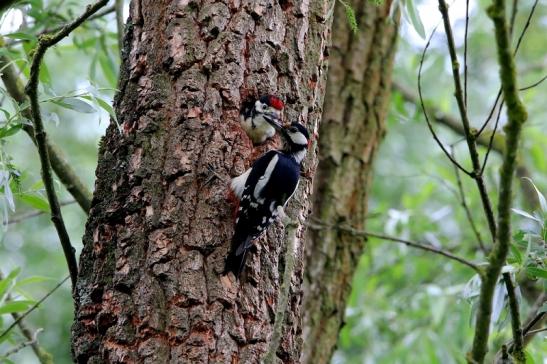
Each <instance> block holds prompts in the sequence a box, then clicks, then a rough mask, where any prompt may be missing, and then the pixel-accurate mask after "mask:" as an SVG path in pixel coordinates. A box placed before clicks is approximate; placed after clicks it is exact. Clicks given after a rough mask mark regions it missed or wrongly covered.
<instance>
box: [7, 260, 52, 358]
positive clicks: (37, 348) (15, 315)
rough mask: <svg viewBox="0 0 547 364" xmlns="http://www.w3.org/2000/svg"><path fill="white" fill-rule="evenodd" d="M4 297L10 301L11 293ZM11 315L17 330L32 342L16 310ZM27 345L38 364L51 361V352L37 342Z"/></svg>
mask: <svg viewBox="0 0 547 364" xmlns="http://www.w3.org/2000/svg"><path fill="white" fill-rule="evenodd" d="M3 278H4V276H3V274H2V272H1V271H0V280H2V279H3ZM6 299H7V300H8V301H11V300H12V297H11V294H9V293H8V294H7V295H6ZM11 317H13V319H14V320H15V321H17V326H18V327H19V330H21V333H22V334H23V336H25V338H26V339H27V341H28V342H32V338H33V334H32V331H31V330H30V329H29V328H28V327H27V325H26V324H25V322H24V321H23V320H22V319H19V317H20V315H19V314H18V313H17V312H12V313H11ZM29 345H30V347H31V348H32V351H33V352H34V354H35V355H36V358H38V361H39V362H40V364H51V363H52V359H51V354H49V353H48V352H47V351H45V350H44V349H43V348H42V347H40V345H38V342H36V341H35V342H32V343H29Z"/></svg>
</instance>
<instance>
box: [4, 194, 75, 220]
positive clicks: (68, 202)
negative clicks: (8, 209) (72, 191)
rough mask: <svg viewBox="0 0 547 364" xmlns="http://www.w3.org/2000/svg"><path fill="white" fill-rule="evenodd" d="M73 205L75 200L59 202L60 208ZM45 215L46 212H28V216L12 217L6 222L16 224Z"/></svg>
mask: <svg viewBox="0 0 547 364" xmlns="http://www.w3.org/2000/svg"><path fill="white" fill-rule="evenodd" d="M73 203H76V200H72V201H65V202H61V203H60V206H61V207H62V206H67V205H72V204H73ZM45 213H46V211H33V212H29V213H28V214H24V215H20V216H15V217H13V218H12V219H10V220H9V221H8V225H12V224H18V223H20V222H21V221H25V220H28V219H32V218H33V217H37V216H40V215H43V214H45Z"/></svg>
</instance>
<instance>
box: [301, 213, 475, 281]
mask: <svg viewBox="0 0 547 364" xmlns="http://www.w3.org/2000/svg"><path fill="white" fill-rule="evenodd" d="M306 225H307V226H308V227H309V228H310V229H312V230H324V229H334V230H339V231H344V232H346V233H349V234H351V235H354V236H362V237H371V238H377V239H381V240H387V241H393V242H396V243H401V244H405V245H407V246H410V247H413V248H416V249H420V250H425V251H428V252H431V253H435V254H438V255H442V256H444V257H446V258H448V259H452V260H455V261H457V262H459V263H461V264H463V265H466V266H468V267H469V268H471V269H473V270H474V271H475V272H476V273H478V274H479V275H482V269H481V268H480V267H479V266H478V265H476V264H475V263H473V262H470V261H469V260H467V259H465V258H462V257H459V256H457V255H454V254H452V253H450V252H447V251H445V250H442V249H439V248H437V247H434V246H432V245H428V244H420V243H417V242H414V241H410V240H406V239H400V238H396V237H393V236H388V235H383V234H378V233H372V232H368V231H363V230H358V229H355V228H353V227H350V226H343V225H329V224H325V223H322V222H318V223H307V224H306Z"/></svg>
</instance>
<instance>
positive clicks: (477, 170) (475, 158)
mask: <svg viewBox="0 0 547 364" xmlns="http://www.w3.org/2000/svg"><path fill="white" fill-rule="evenodd" d="M439 11H440V12H441V14H442V18H443V24H444V30H445V33H446V39H447V43H448V51H449V53H450V59H451V60H452V76H453V78H454V87H455V89H456V90H455V96H456V101H457V104H458V110H459V111H460V118H461V121H462V124H463V130H464V135H465V139H466V141H467V147H468V149H469V156H470V157H471V163H472V165H473V173H472V176H471V177H472V178H473V179H474V180H475V182H476V184H477V188H478V190H479V194H480V197H481V202H482V205H483V209H484V213H485V215H486V221H488V227H489V228H490V234H491V235H492V241H495V240H496V234H497V231H496V230H497V227H496V220H495V217H494V211H493V210H492V204H491V202H490V198H489V197H488V192H487V191H486V186H485V184H484V180H483V178H482V174H481V164H480V161H479V153H478V151H477V144H476V142H475V136H474V135H473V133H472V132H471V126H470V125H471V123H470V122H469V115H467V109H466V107H465V100H464V94H463V90H462V85H461V80H460V67H459V63H458V56H457V54H456V44H455V42H454V36H453V34H452V27H451V25H450V17H449V16H448V7H447V5H446V2H445V1H444V0H439Z"/></svg>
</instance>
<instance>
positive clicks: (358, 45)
mask: <svg viewBox="0 0 547 364" xmlns="http://www.w3.org/2000/svg"><path fill="white" fill-rule="evenodd" d="M348 3H349V4H350V5H351V6H352V7H353V9H355V12H356V16H357V22H358V24H359V28H360V30H359V32H358V34H352V32H351V30H350V29H349V26H348V24H347V22H343V21H335V22H334V24H333V28H332V49H331V52H330V59H329V73H328V79H327V89H326V96H325V103H324V113H323V121H322V122H321V128H320V132H319V134H320V135H321V140H320V143H319V150H320V161H319V166H318V170H317V175H316V178H315V182H314V190H315V192H314V203H313V217H314V218H315V219H317V220H320V221H322V222H325V223H328V224H338V223H342V224H348V225H351V226H354V227H356V228H358V229H360V230H361V229H364V227H365V226H364V225H365V219H366V214H367V198H368V189H369V186H370V183H371V173H372V162H373V159H374V156H375V152H376V150H377V148H378V145H379V143H380V141H381V139H382V136H383V135H384V133H385V119H386V116H387V111H388V103H389V96H390V89H391V71H392V63H393V58H394V52H395V43H396V37H397V26H396V24H395V22H394V21H393V19H390V18H389V9H390V5H391V1H384V3H383V4H382V5H375V4H373V2H371V1H369V0H353V1H348ZM344 11H345V9H344V7H343V6H341V5H340V4H338V5H337V6H336V8H335V13H334V18H335V19H343V18H344V16H345V14H344ZM364 243H365V242H364V241H363V239H362V238H358V237H355V236H351V235H350V234H348V233H343V232H340V231H336V230H334V229H328V230H319V231H309V232H308V236H307V243H306V244H307V245H308V246H309V247H310V248H309V249H307V250H306V253H307V257H306V270H305V277H304V309H303V313H304V317H303V325H302V326H303V337H304V343H305V345H304V351H303V354H302V363H309V364H321V363H328V362H329V361H330V358H331V356H332V354H333V352H334V350H335V348H336V342H337V340H338V333H339V331H340V329H341V328H342V325H343V322H344V311H345V307H346V300H347V297H348V296H349V293H350V291H351V284H352V278H353V274H354V272H355V269H356V268H357V265H358V262H359V258H360V257H361V255H362V253H363V249H364ZM354 284H357V285H358V284H361V282H354Z"/></svg>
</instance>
